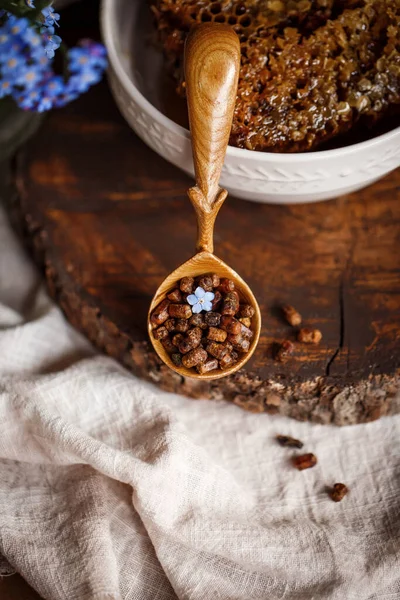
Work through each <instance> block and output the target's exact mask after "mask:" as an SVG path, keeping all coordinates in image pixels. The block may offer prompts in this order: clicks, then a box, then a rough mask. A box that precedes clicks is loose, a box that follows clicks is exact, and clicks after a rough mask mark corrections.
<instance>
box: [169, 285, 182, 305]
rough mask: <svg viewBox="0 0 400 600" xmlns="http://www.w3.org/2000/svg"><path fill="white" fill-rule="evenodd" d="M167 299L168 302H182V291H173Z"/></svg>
mask: <svg viewBox="0 0 400 600" xmlns="http://www.w3.org/2000/svg"><path fill="white" fill-rule="evenodd" d="M167 298H168V300H171V302H182V293H181V290H179V289H178V288H176V289H175V290H172V292H170V293H169V294H167Z"/></svg>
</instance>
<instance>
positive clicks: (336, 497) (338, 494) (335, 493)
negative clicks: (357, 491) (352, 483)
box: [329, 483, 349, 502]
mask: <svg viewBox="0 0 400 600" xmlns="http://www.w3.org/2000/svg"><path fill="white" fill-rule="evenodd" d="M348 491H349V490H348V488H347V486H346V485H345V484H344V483H335V485H334V486H333V488H332V489H331V490H330V493H329V495H330V497H331V498H332V500H333V501H334V502H341V501H342V500H343V498H344V497H345V496H346V494H347V493H348Z"/></svg>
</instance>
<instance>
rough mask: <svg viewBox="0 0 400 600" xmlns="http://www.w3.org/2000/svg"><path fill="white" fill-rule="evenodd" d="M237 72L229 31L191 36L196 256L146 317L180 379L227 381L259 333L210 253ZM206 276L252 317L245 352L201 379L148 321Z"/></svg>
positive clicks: (228, 271) (248, 299)
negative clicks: (188, 281)
mask: <svg viewBox="0 0 400 600" xmlns="http://www.w3.org/2000/svg"><path fill="white" fill-rule="evenodd" d="M239 67H240V44H239V38H238V37H237V35H236V34H235V33H234V32H233V31H232V29H231V28H230V27H227V26H225V25H218V24H212V25H210V24H209V23H206V24H203V25H200V26H199V27H197V28H196V29H194V30H193V31H192V32H191V33H190V34H189V36H188V38H187V41H186V47H185V71H186V86H187V98H188V105H189V120H190V130H191V134H192V148H193V159H194V164H195V172H196V186H195V187H193V188H191V189H190V190H189V192H188V195H189V198H190V200H191V202H192V205H193V207H194V209H195V212H196V217H197V245H196V250H197V254H195V256H193V257H192V258H190V259H189V260H188V261H186V262H185V263H184V264H182V265H180V267H178V268H177V269H176V270H175V271H174V272H173V273H171V274H170V275H168V277H167V278H166V279H165V280H164V281H163V282H162V284H161V285H160V287H159V288H158V290H157V291H156V293H155V295H154V298H153V300H152V302H151V305H150V308H149V312H148V315H147V320H148V325H147V326H148V332H149V337H150V340H151V343H152V344H153V347H154V349H155V351H156V352H157V354H158V356H159V357H160V358H161V360H162V361H163V362H164V363H165V364H166V365H167V366H168V367H170V368H171V369H173V370H174V371H175V372H176V373H178V374H179V375H182V376H183V377H192V378H194V379H202V380H208V381H210V380H212V379H220V378H221V377H228V376H229V375H232V374H233V373H236V371H238V370H239V369H241V368H242V367H243V366H244V365H245V364H246V362H247V361H248V360H249V359H250V358H251V356H252V355H253V353H254V351H255V349H256V347H257V342H258V340H259V337H260V330H261V314H260V309H259V306H258V304H257V301H256V299H255V297H254V294H253V293H252V291H251V290H250V288H249V287H248V285H247V284H246V283H245V282H244V281H243V279H242V278H241V277H240V276H239V275H238V274H237V273H236V272H235V271H234V270H233V269H232V268H231V267H230V266H229V265H226V264H225V263H224V262H223V261H222V260H221V259H219V258H217V257H216V256H214V255H213V254H212V252H213V249H214V242H213V237H214V223H215V219H216V216H217V214H218V212H219V209H220V208H221V206H222V203H223V202H224V200H225V198H226V196H227V191H226V190H223V189H221V188H220V187H219V178H220V174H221V169H222V165H223V163H224V158H225V154H226V149H227V146H228V140H229V133H230V130H231V126H232V117H233V110H234V108H235V98H236V91H237V84H238V77H239ZM171 243H172V240H171ZM204 273H216V274H217V275H219V276H220V277H227V278H228V279H232V280H233V281H234V282H235V285H236V289H237V291H238V293H239V296H240V298H241V301H242V302H245V303H249V304H251V305H252V306H253V307H254V309H255V315H254V317H253V319H252V330H253V333H254V336H253V338H252V341H251V344H250V348H249V351H248V352H247V353H246V354H243V355H241V358H240V360H238V361H237V362H236V363H234V364H233V366H231V367H228V368H226V369H224V370H221V369H216V370H215V371H211V372H209V373H205V374H200V373H197V372H196V371H195V370H194V369H187V368H185V367H184V366H183V365H182V366H180V367H177V366H176V365H174V363H173V362H172V360H171V357H170V355H169V354H168V352H167V351H166V350H165V348H164V346H163V345H162V343H161V342H160V341H158V340H156V339H155V338H154V336H153V335H152V329H153V326H152V324H151V319H150V317H151V313H152V312H153V310H154V309H155V308H156V306H157V305H158V304H159V303H160V302H162V300H164V298H165V297H166V295H167V294H168V293H169V292H170V291H172V289H173V288H175V287H176V286H177V282H178V281H179V279H182V278H183V277H196V276H197V275H203V274H204Z"/></svg>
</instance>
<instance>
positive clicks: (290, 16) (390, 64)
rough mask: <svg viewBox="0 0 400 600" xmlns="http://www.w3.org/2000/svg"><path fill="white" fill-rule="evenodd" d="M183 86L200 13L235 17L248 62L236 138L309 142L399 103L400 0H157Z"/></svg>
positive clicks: (274, 144) (169, 54) (266, 146)
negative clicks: (188, 44) (190, 37)
mask: <svg viewBox="0 0 400 600" xmlns="http://www.w3.org/2000/svg"><path fill="white" fill-rule="evenodd" d="M151 3H152V10H153V12H154V15H155V21H156V25H157V29H158V31H159V37H160V40H161V42H162V45H163V49H164V53H165V56H166V59H167V62H168V65H169V68H170V69H171V71H172V73H173V75H174V77H175V78H176V79H177V81H178V92H179V93H181V94H182V93H184V80H183V69H182V67H183V48H184V42H185V38H186V35H187V33H188V31H189V30H190V29H191V28H192V27H193V26H195V25H196V24H197V23H202V22H209V21H213V22H216V23H227V24H229V25H230V26H231V27H232V28H233V29H234V31H236V33H237V34H238V36H239V39H240V43H241V55H242V56H241V69H240V78H239V87H238V94H237V102H236V108H235V114H234V120H233V125H232V132H231V139H230V144H231V145H233V146H237V147H240V148H247V149H249V150H261V151H269V152H303V151H308V150H313V149H315V148H317V147H318V146H319V145H320V144H321V143H323V142H326V141H327V140H330V139H332V138H334V137H335V136H337V135H338V134H342V133H345V132H346V131H348V130H349V129H350V128H352V127H354V126H355V124H357V123H358V124H360V123H365V124H366V125H371V124H373V123H375V122H376V121H378V120H379V119H381V117H383V116H385V115H390V114H393V113H397V112H400V0H246V1H239V0H220V1H217V2H210V1H208V0H197V1H196V0H151Z"/></svg>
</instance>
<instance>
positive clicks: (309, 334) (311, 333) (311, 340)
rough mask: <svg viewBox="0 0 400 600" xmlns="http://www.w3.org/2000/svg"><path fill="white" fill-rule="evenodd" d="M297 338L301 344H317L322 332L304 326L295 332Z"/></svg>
mask: <svg viewBox="0 0 400 600" xmlns="http://www.w3.org/2000/svg"><path fill="white" fill-rule="evenodd" d="M297 339H298V341H299V342H302V343H303V344H319V343H320V341H321V340H322V333H321V332H320V330H319V329H308V328H306V327H304V328H303V329H300V331H299V333H298V334H297Z"/></svg>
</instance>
